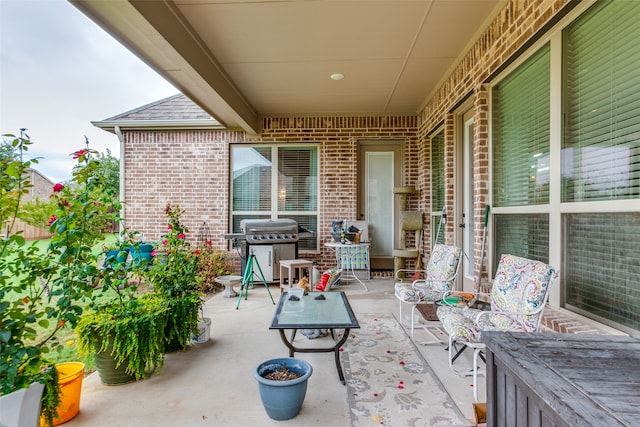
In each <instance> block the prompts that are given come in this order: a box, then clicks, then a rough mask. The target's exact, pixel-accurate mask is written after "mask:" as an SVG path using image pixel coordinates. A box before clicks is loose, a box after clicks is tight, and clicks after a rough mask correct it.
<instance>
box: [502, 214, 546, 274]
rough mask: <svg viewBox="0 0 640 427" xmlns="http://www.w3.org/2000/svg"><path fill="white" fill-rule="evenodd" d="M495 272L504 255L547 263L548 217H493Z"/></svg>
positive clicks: (528, 215) (527, 215)
mask: <svg viewBox="0 0 640 427" xmlns="http://www.w3.org/2000/svg"><path fill="white" fill-rule="evenodd" d="M493 230H495V231H494V242H495V244H494V257H493V261H494V264H493V271H496V269H497V267H498V263H499V262H500V257H501V256H502V255H504V254H509V255H516V256H520V257H523V258H529V259H535V260H538V261H542V262H546V263H548V262H549V215H547V214H515V215H493Z"/></svg>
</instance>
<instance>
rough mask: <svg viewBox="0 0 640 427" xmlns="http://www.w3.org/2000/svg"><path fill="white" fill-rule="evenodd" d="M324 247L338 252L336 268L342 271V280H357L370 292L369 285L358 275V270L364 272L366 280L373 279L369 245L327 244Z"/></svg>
mask: <svg viewBox="0 0 640 427" xmlns="http://www.w3.org/2000/svg"><path fill="white" fill-rule="evenodd" d="M324 245H325V246H326V247H328V248H332V249H333V250H335V251H336V268H338V269H340V268H341V269H342V278H343V279H345V280H350V279H355V280H357V281H358V282H360V284H361V285H362V286H363V287H364V289H365V290H366V291H369V288H367V285H365V284H364V282H363V281H362V280H360V278H359V277H358V275H357V274H356V270H362V271H364V272H365V273H366V275H367V277H366V278H365V280H370V279H371V258H370V256H369V243H337V242H327V243H325V244H324ZM349 270H351V272H349Z"/></svg>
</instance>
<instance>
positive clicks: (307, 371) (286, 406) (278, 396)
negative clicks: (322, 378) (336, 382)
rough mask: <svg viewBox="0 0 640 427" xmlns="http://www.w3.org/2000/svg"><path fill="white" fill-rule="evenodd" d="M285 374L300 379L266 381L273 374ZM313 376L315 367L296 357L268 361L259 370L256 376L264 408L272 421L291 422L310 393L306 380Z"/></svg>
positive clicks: (256, 370) (254, 374)
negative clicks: (308, 392) (291, 374)
mask: <svg viewBox="0 0 640 427" xmlns="http://www.w3.org/2000/svg"><path fill="white" fill-rule="evenodd" d="M282 371H284V372H285V373H294V374H297V375H295V376H297V378H294V379H281V380H273V379H269V378H267V377H268V376H269V375H270V374H273V373H274V372H282ZM312 373H313V368H312V367H311V365H310V364H309V363H308V362H306V361H304V360H302V359H296V358H294V357H282V358H279V359H271V360H267V361H265V362H262V363H261V364H259V365H258V366H257V367H256V369H255V371H254V373H253V376H254V378H255V379H256V380H257V381H258V385H259V389H260V398H261V399H262V405H263V406H264V409H265V411H266V412H267V415H268V416H269V418H271V419H274V420H289V419H291V418H294V417H295V416H296V415H298V414H299V413H300V409H301V408H302V403H303V402H304V397H305V395H306V394H307V380H308V379H309V377H310V376H311V374H312ZM282 376H285V377H286V376H287V375H282Z"/></svg>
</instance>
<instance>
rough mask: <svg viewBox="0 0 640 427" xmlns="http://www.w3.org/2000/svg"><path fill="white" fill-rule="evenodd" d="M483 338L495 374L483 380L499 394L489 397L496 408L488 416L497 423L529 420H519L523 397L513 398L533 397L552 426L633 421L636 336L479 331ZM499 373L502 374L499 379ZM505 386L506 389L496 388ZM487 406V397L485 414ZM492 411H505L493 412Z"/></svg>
mask: <svg viewBox="0 0 640 427" xmlns="http://www.w3.org/2000/svg"><path fill="white" fill-rule="evenodd" d="M483 338H484V340H485V343H486V344H487V352H488V353H492V354H493V358H491V360H493V369H490V367H489V366H487V370H488V371H489V370H491V371H492V372H493V373H495V371H496V370H497V371H498V372H497V375H498V378H497V379H495V381H493V380H492V379H490V378H487V384H490V383H491V384H493V386H494V387H497V389H496V393H493V394H492V397H494V398H496V399H505V401H503V402H494V403H495V404H496V405H497V406H496V408H497V409H496V408H494V414H493V415H494V416H498V419H500V418H501V417H506V419H505V418H502V421H503V422H504V421H508V420H511V421H512V422H513V423H514V425H530V424H525V422H526V421H523V417H522V413H521V411H522V409H521V408H523V407H524V406H523V405H525V402H518V401H514V399H515V400H518V399H520V400H527V402H526V404H527V405H528V406H531V405H532V403H533V402H532V401H531V400H536V399H539V400H540V405H539V406H540V407H543V408H542V411H543V414H542V417H543V418H547V417H549V419H550V420H551V421H552V422H553V423H554V424H556V425H570V426H582V425H584V426H593V425H607V426H616V425H621V426H625V425H628V426H631V425H638V422H639V421H638V420H640V341H639V340H638V339H634V338H630V337H619V336H607V335H575V334H551V333H549V334H524V333H503V332H488V333H487V332H485V333H484V334H483ZM488 374H489V373H488ZM503 375H506V378H505V379H502V378H501V376H503ZM505 386H508V388H509V390H506V391H504V390H500V388H501V387H505ZM526 389H528V390H526ZM491 405H492V403H491V402H489V401H487V411H488V414H487V416H488V418H489V413H490V412H491V411H492V409H491V408H490V406H491ZM533 406H538V405H537V404H534V405H533ZM509 408H511V409H509ZM496 411H498V412H500V411H506V413H504V414H500V415H497V413H496ZM545 411H546V412H545ZM547 412H551V413H547ZM529 417H532V414H529ZM533 418H536V416H533ZM529 421H532V420H531V419H530V420H529ZM565 423H566V424H565Z"/></svg>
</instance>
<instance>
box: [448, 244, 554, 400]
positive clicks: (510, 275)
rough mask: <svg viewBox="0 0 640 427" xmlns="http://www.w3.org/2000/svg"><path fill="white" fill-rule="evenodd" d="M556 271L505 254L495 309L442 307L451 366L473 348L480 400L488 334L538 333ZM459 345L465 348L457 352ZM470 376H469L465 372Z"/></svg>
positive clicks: (493, 301)
mask: <svg viewBox="0 0 640 427" xmlns="http://www.w3.org/2000/svg"><path fill="white" fill-rule="evenodd" d="M556 275H557V274H556V272H555V270H554V269H553V268H552V267H550V266H549V265H547V264H545V263H542V262H540V261H533V260H530V259H527V258H521V257H518V256H514V255H502V257H501V258H500V263H499V264H498V269H497V271H496V274H495V278H494V281H493V287H492V289H491V293H490V303H491V310H487V311H483V310H478V309H473V308H468V307H466V306H464V307H457V306H456V307H454V306H449V305H441V306H440V307H438V310H437V314H438V318H439V319H440V321H441V322H442V326H443V328H444V329H445V331H447V333H448V334H449V349H448V350H449V366H450V367H451V369H452V370H453V371H454V372H456V373H458V374H462V373H463V372H460V371H458V370H456V369H455V368H454V367H453V361H454V360H455V359H456V358H457V356H458V355H459V354H460V353H461V352H462V350H464V349H465V348H467V347H470V348H473V350H474V352H473V369H472V371H471V374H473V386H474V389H473V395H474V398H475V399H476V401H477V400H478V391H477V379H478V374H483V373H484V372H480V371H479V369H478V358H479V357H481V352H482V351H483V350H484V348H485V345H484V343H483V342H482V332H484V331H505V332H506V331H513V332H538V329H539V327H540V321H541V320H542V313H543V311H544V307H545V305H546V302H547V298H548V295H549V293H548V290H549V286H550V285H551V282H552V280H553V279H554V278H555V277H556ZM457 344H461V345H464V346H465V347H463V348H462V349H460V350H458V349H457ZM465 374H468V373H465Z"/></svg>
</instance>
